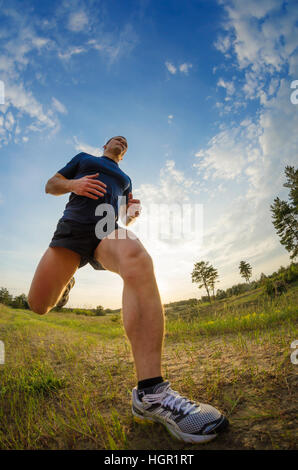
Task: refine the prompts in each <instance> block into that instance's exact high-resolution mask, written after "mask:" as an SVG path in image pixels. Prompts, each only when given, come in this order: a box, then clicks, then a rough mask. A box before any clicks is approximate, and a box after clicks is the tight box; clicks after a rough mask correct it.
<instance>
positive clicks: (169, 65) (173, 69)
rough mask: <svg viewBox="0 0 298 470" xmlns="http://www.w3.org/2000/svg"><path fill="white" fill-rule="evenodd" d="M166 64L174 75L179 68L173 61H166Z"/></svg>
mask: <svg viewBox="0 0 298 470" xmlns="http://www.w3.org/2000/svg"><path fill="white" fill-rule="evenodd" d="M165 66H166V68H167V69H168V71H169V72H170V73H171V74H172V75H175V73H176V72H177V69H176V67H175V66H174V65H173V64H172V63H171V62H165Z"/></svg>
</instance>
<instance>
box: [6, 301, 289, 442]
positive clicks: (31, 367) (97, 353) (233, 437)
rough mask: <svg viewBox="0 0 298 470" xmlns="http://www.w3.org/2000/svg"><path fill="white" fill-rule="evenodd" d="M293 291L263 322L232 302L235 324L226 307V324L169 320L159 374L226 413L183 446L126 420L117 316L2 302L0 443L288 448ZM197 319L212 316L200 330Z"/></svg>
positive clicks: (128, 362) (127, 360) (130, 373)
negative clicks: (211, 430) (198, 442)
mask: <svg viewBox="0 0 298 470" xmlns="http://www.w3.org/2000/svg"><path fill="white" fill-rule="evenodd" d="M293 298H294V299H296V297H295V296H293V292H291V293H290V294H289V295H288V297H285V298H284V299H283V302H284V310H283V311H282V310H281V305H280V302H281V301H280V299H279V300H278V302H277V303H276V305H272V309H271V310H272V311H271V310H270V311H268V312H266V311H264V312H263V313H264V315H270V314H272V312H273V311H275V310H281V312H279V313H278V315H279V317H278V322H274V321H273V322H272V327H270V323H268V321H266V322H264V321H262V318H261V317H259V321H255V319H254V318H255V317H253V316H252V317H251V318H252V320H253V321H251V322H250V323H248V324H247V325H246V326H247V328H240V326H241V325H242V326H243V318H242V317H243V316H245V315H246V316H247V315H253V312H254V311H255V310H256V307H255V305H254V306H253V310H251V312H250V313H247V306H246V307H245V306H244V304H243V305H242V304H241V303H239V304H238V310H237V312H234V313H235V315H234V316H235V318H237V317H238V318H239V320H238V324H239V329H237V320H235V318H234V317H233V318H234V319H233V322H232V323H229V325H232V328H230V330H227V329H226V327H224V325H226V323H224V322H226V321H227V317H229V316H231V312H226V315H225V316H222V315H220V316H218V315H216V314H215V315H214V311H212V312H211V313H210V317H209V318H208V316H206V315H204V317H203V319H200V318H197V319H192V320H191V322H188V321H187V320H185V319H181V318H180V319H174V318H173V319H170V320H169V321H168V330H167V335H166V338H165V348H164V375H165V376H166V378H168V379H169V380H171V383H172V387H173V388H174V389H177V390H179V392H180V393H182V394H185V395H187V396H188V397H190V398H192V399H195V400H197V401H202V402H207V403H212V404H213V405H215V406H217V407H218V408H220V409H221V410H222V411H224V412H225V413H226V414H227V415H228V416H229V420H230V428H229V430H228V431H227V432H225V433H224V434H222V435H221V436H219V437H218V438H217V439H216V440H215V441H213V442H211V443H208V444H205V445H203V446H186V445H184V444H183V443H181V442H179V441H174V440H173V439H172V438H171V437H170V436H169V435H168V433H167V432H166V430H165V429H164V428H163V427H162V426H160V425H154V426H150V427H147V426H144V427H143V426H141V425H139V424H137V423H135V422H134V421H133V419H132V416H131V411H130V400H131V389H132V387H133V386H135V374H134V368H133V361H132V357H131V353H130V348H129V345H128V343H127V340H126V338H125V336H124V332H123V328H122V324H121V321H120V319H117V318H115V317H112V316H107V317H96V318H89V317H85V316H77V315H72V314H67V315H64V316H63V315H61V314H59V313H54V312H51V313H50V314H48V315H47V316H45V317H39V316H37V315H35V314H33V313H32V312H28V311H25V310H14V309H12V308H9V307H5V306H1V307H0V313H1V316H0V339H1V340H3V341H4V343H5V348H6V363H5V365H1V366H0V386H1V388H0V423H1V425H0V448H1V449H163V450H166V449H173V450H176V449H195V448H198V449H210V450H211V449H294V448H295V446H296V442H297V435H295V432H296V429H297V422H296V423H295V419H296V416H297V402H295V399H296V395H295V391H297V371H298V367H297V366H295V365H293V364H292V363H291V361H290V354H291V349H290V344H291V342H292V341H293V340H294V339H296V338H297V337H298V335H297V329H296V327H295V312H296V313H297V304H295V303H294V302H293ZM241 306H242V307H243V308H244V307H245V312H244V313H245V315H244V313H243V312H242V311H241ZM285 307H286V308H285ZM289 312H292V313H291V314H289ZM293 312H294V313H293ZM232 313H233V312H232ZM257 313H261V312H257ZM249 318H250V317H248V319H247V320H249ZM266 318H267V317H266ZM268 318H269V317H268ZM274 318H276V317H274ZM296 318H297V316H296ZM200 321H202V322H205V323H206V322H208V321H219V323H218V324H217V326H216V328H215V329H214V328H213V329H211V330H210V331H209V330H208V328H207V329H206V328H205V329H204V328H202V325H201V324H200ZM177 322H178V323H177ZM194 322H196V323H197V324H198V325H199V326H198V327H197V329H196V330H195V331H194V327H193V326H194ZM220 322H223V323H220ZM241 322H242V323H241ZM200 325H201V326H200ZM268 325H269V326H268ZM180 327H181V328H180ZM179 330H180V331H181V332H180V334H179Z"/></svg>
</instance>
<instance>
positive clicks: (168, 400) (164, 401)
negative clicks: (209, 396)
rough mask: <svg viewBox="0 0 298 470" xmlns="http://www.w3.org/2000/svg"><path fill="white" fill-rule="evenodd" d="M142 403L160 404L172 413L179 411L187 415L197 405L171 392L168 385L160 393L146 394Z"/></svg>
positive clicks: (173, 391)
mask: <svg viewBox="0 0 298 470" xmlns="http://www.w3.org/2000/svg"><path fill="white" fill-rule="evenodd" d="M143 401H144V402H146V403H150V404H151V405H153V404H154V403H160V404H161V405H163V406H165V407H169V408H170V409H171V410H172V411H173V410H177V411H178V413H179V411H180V410H181V411H182V412H183V414H188V413H190V412H191V411H192V410H194V409H195V408H196V407H197V405H196V404H195V403H194V402H193V401H191V400H189V399H188V398H185V397H181V396H180V395H179V393H178V392H176V391H175V390H172V389H171V387H170V385H167V386H166V387H165V388H164V389H163V391H162V392H161V393H152V394H151V393H150V394H149V393H148V394H147V395H145V396H144V397H143Z"/></svg>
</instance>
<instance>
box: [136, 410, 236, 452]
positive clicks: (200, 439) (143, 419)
mask: <svg viewBox="0 0 298 470" xmlns="http://www.w3.org/2000/svg"><path fill="white" fill-rule="evenodd" d="M132 414H133V417H134V419H135V421H136V422H138V423H140V424H154V423H160V424H162V425H163V426H165V428H166V429H167V431H168V432H169V433H170V434H171V436H173V437H175V438H176V439H178V440H179V441H183V442H187V443H189V444H204V443H205V442H210V441H212V440H213V439H215V438H216V437H217V436H218V434H206V435H205V436H204V435H202V434H200V435H196V434H187V433H184V432H181V431H178V430H177V429H175V428H174V427H173V426H171V425H170V424H169V423H165V422H164V421H162V420H160V419H158V418H157V417H154V418H153V417H152V418H151V417H149V416H142V415H139V414H138V413H136V412H135V410H134V409H132ZM227 426H228V420H227V418H225V417H224V416H223V417H222V421H221V422H220V423H219V424H218V426H217V427H216V430H217V431H223V429H225V428H226V427H227Z"/></svg>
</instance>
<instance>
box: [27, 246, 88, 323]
mask: <svg viewBox="0 0 298 470" xmlns="http://www.w3.org/2000/svg"><path fill="white" fill-rule="evenodd" d="M80 259H81V257H80V255H79V254H78V253H75V252H74V251H72V250H69V249H68V248H63V247H55V248H52V247H49V248H48V249H47V250H46V252H45V253H44V255H43V257H42V258H41V260H40V262H39V264H38V266H37V269H36V271H35V274H34V277H33V280H32V283H31V287H30V291H29V294H28V303H29V307H30V309H31V310H33V312H35V313H39V314H40V315H42V314H44V313H48V312H49V311H50V310H51V309H52V308H53V307H54V306H55V305H56V303H57V301H58V300H59V299H60V296H61V294H62V293H63V291H64V289H65V287H66V286H67V284H68V282H69V281H70V279H71V278H72V276H73V275H74V273H75V272H76V270H77V268H78V266H79V264H80Z"/></svg>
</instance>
